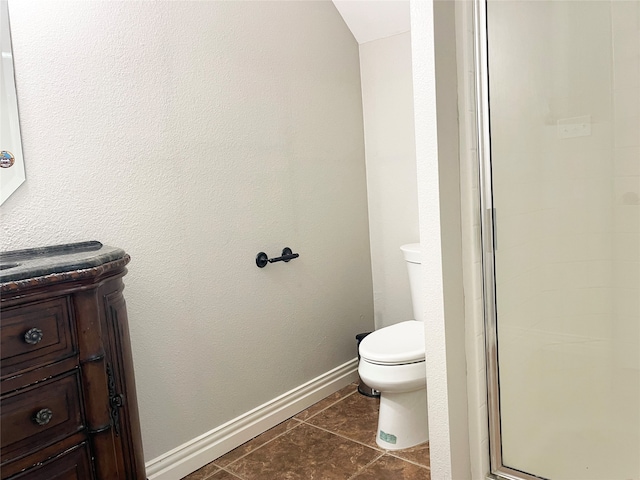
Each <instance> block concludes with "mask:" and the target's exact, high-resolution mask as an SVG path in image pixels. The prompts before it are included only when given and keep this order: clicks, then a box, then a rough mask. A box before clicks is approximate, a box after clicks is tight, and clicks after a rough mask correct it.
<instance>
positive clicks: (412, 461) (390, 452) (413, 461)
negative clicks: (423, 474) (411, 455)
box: [385, 450, 431, 470]
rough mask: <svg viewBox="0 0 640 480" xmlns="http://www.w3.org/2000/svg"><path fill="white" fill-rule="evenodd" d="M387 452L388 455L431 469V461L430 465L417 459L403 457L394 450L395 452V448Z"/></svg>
mask: <svg viewBox="0 0 640 480" xmlns="http://www.w3.org/2000/svg"><path fill="white" fill-rule="evenodd" d="M385 451H386V452H387V454H388V455H390V456H392V457H394V458H398V459H400V460H404V461H405V462H409V463H413V464H414V465H417V466H418V467H422V468H428V469H429V470H431V462H429V465H423V464H422V463H418V462H416V461H415V460H409V459H408V458H404V457H401V456H399V455H396V454H394V453H392V452H394V450H385Z"/></svg>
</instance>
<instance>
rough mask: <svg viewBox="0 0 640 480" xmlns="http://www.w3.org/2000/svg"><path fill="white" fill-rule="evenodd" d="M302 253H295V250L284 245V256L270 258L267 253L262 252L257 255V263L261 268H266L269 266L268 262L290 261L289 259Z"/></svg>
mask: <svg viewBox="0 0 640 480" xmlns="http://www.w3.org/2000/svg"><path fill="white" fill-rule="evenodd" d="M299 256H300V254H298V253H293V251H292V250H291V249H290V248H289V247H284V248H283V249H282V256H281V257H276V258H269V257H268V256H267V254H266V253H264V252H260V253H258V255H256V265H258V267H260V268H264V267H266V266H267V263H274V262H288V261H289V260H293V259H294V258H298V257H299Z"/></svg>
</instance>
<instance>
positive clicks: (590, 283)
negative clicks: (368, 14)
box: [475, 0, 640, 480]
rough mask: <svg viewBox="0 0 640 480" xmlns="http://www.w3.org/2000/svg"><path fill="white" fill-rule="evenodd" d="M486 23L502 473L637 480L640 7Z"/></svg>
mask: <svg viewBox="0 0 640 480" xmlns="http://www.w3.org/2000/svg"><path fill="white" fill-rule="evenodd" d="M475 13H476V37H477V44H476V70H477V79H478V89H477V92H478V95H477V96H478V109H479V115H478V121H479V124H480V125H479V127H480V128H479V132H480V135H479V137H480V139H481V140H480V148H479V150H480V152H481V155H480V157H481V168H480V170H481V191H482V199H481V205H482V215H483V219H484V225H483V229H482V238H483V269H484V299H485V302H484V303H485V318H486V320H485V321H486V333H487V372H488V391H489V392H488V394H489V395H488V397H489V412H490V448H491V468H492V472H493V473H494V474H495V475H497V476H498V477H499V478H509V479H512V478H520V479H536V478H545V479H551V480H640V390H639V384H640V357H639V352H640V123H639V120H640V1H638V0H634V1H624V0H611V1H592V0H588V1H577V0H573V1H560V0H535V1H519V0H514V1H500V0H488V1H487V2H485V1H483V0H477V2H476V12H475Z"/></svg>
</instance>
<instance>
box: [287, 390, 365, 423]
mask: <svg viewBox="0 0 640 480" xmlns="http://www.w3.org/2000/svg"><path fill="white" fill-rule="evenodd" d="M354 393H357V390H356V391H353V392H351V393H348V394H347V395H345V396H344V397H341V398H339V399H338V400H336V401H335V402H333V403H332V404H330V405H327V406H326V407H325V408H323V409H322V410H318V411H317V412H316V413H314V414H313V415H311V416H310V417H307V418H305V419H304V420H300V419H296V420H300V421H301V422H306V421H307V420H309V419H310V418H313V417H315V416H316V415H320V414H321V413H322V412H324V411H325V410H327V409H329V408H331V407H333V406H334V405H336V404H338V403H340V402H341V401H343V400H344V399H345V398H348V397H350V396H351V395H353V394H354ZM312 406H313V405H312ZM309 408H311V407H309ZM307 410H308V409H307ZM303 412H304V410H303ZM300 413H302V412H300ZM300 413H297V414H296V415H300ZM292 418H295V416H294V417H292Z"/></svg>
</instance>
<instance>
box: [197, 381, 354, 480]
mask: <svg viewBox="0 0 640 480" xmlns="http://www.w3.org/2000/svg"><path fill="white" fill-rule="evenodd" d="M353 385H354V386H355V384H353ZM354 393H357V390H354V391H353V392H351V393H348V394H347V395H345V396H344V397H341V398H339V399H338V400H336V401H335V402H333V403H332V404H330V405H328V406H326V407H325V408H323V409H322V410H320V411H318V412H316V413H314V414H313V415H311V416H310V417H308V418H313V417H315V416H316V415H318V414H320V413H322V412H324V411H325V410H326V409H327V408H331V407H333V406H334V405H336V404H337V403H339V402H341V401H342V400H344V399H345V398H347V397H350V396H351V395H353V394H354ZM320 401H321V400H320ZM312 406H313V405H312ZM309 408H311V407H309ZM305 410H306V409H305ZM302 411H303V412H304V410H302ZM300 413H301V412H298V413H296V415H299V414H300ZM290 420H295V421H296V422H298V425H296V426H294V427H291V428H290V429H288V430H285V431H284V432H282V433H281V434H279V435H276V436H275V437H273V438H272V439H271V440H268V441H266V442H265V443H263V444H262V445H260V446H259V447H256V448H254V449H253V450H251V451H250V452H247V453H245V454H244V455H242V456H241V457H238V458H236V459H235V460H234V461H232V462H229V463H227V464H226V465H225V466H222V465H219V464H217V463H216V461H215V460H213V461H212V462H211V463H213V464H214V465H215V466H216V467H218V468H220V469H222V470H224V469H225V467H228V466H229V465H232V464H234V463H236V462H237V461H238V460H241V459H243V458H244V457H246V456H247V455H249V454H251V453H252V452H255V451H256V450H258V449H260V448H262V447H264V446H265V445H267V444H268V443H271V442H272V441H274V440H275V439H276V438H279V437H281V436H282V435H284V434H285V433H288V432H290V431H291V430H293V429H294V428H298V427H299V426H300V424H302V423H306V421H305V420H301V419H299V418H296V416H295V415H294V416H292V417H289V418H287V419H286V420H284V421H282V422H281V423H284V422H288V421H290ZM276 426H277V425H276ZM272 428H275V427H272ZM268 431H269V430H266V431H265V432H262V433H261V434H259V435H257V436H256V437H254V438H258V437H259V436H260V435H264V434H265V433H266V432H268ZM327 431H328V430H327ZM330 433H333V432H330ZM254 438H252V439H251V440H253V439H254ZM251 440H247V442H245V443H248V442H250V441H251ZM242 445H244V444H242ZM240 446H241V445H238V447H240ZM231 451H233V450H231ZM227 453H229V452H227ZM225 455H226V454H225ZM228 473H232V472H228ZM234 475H235V474H234ZM204 480H206V479H204Z"/></svg>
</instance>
